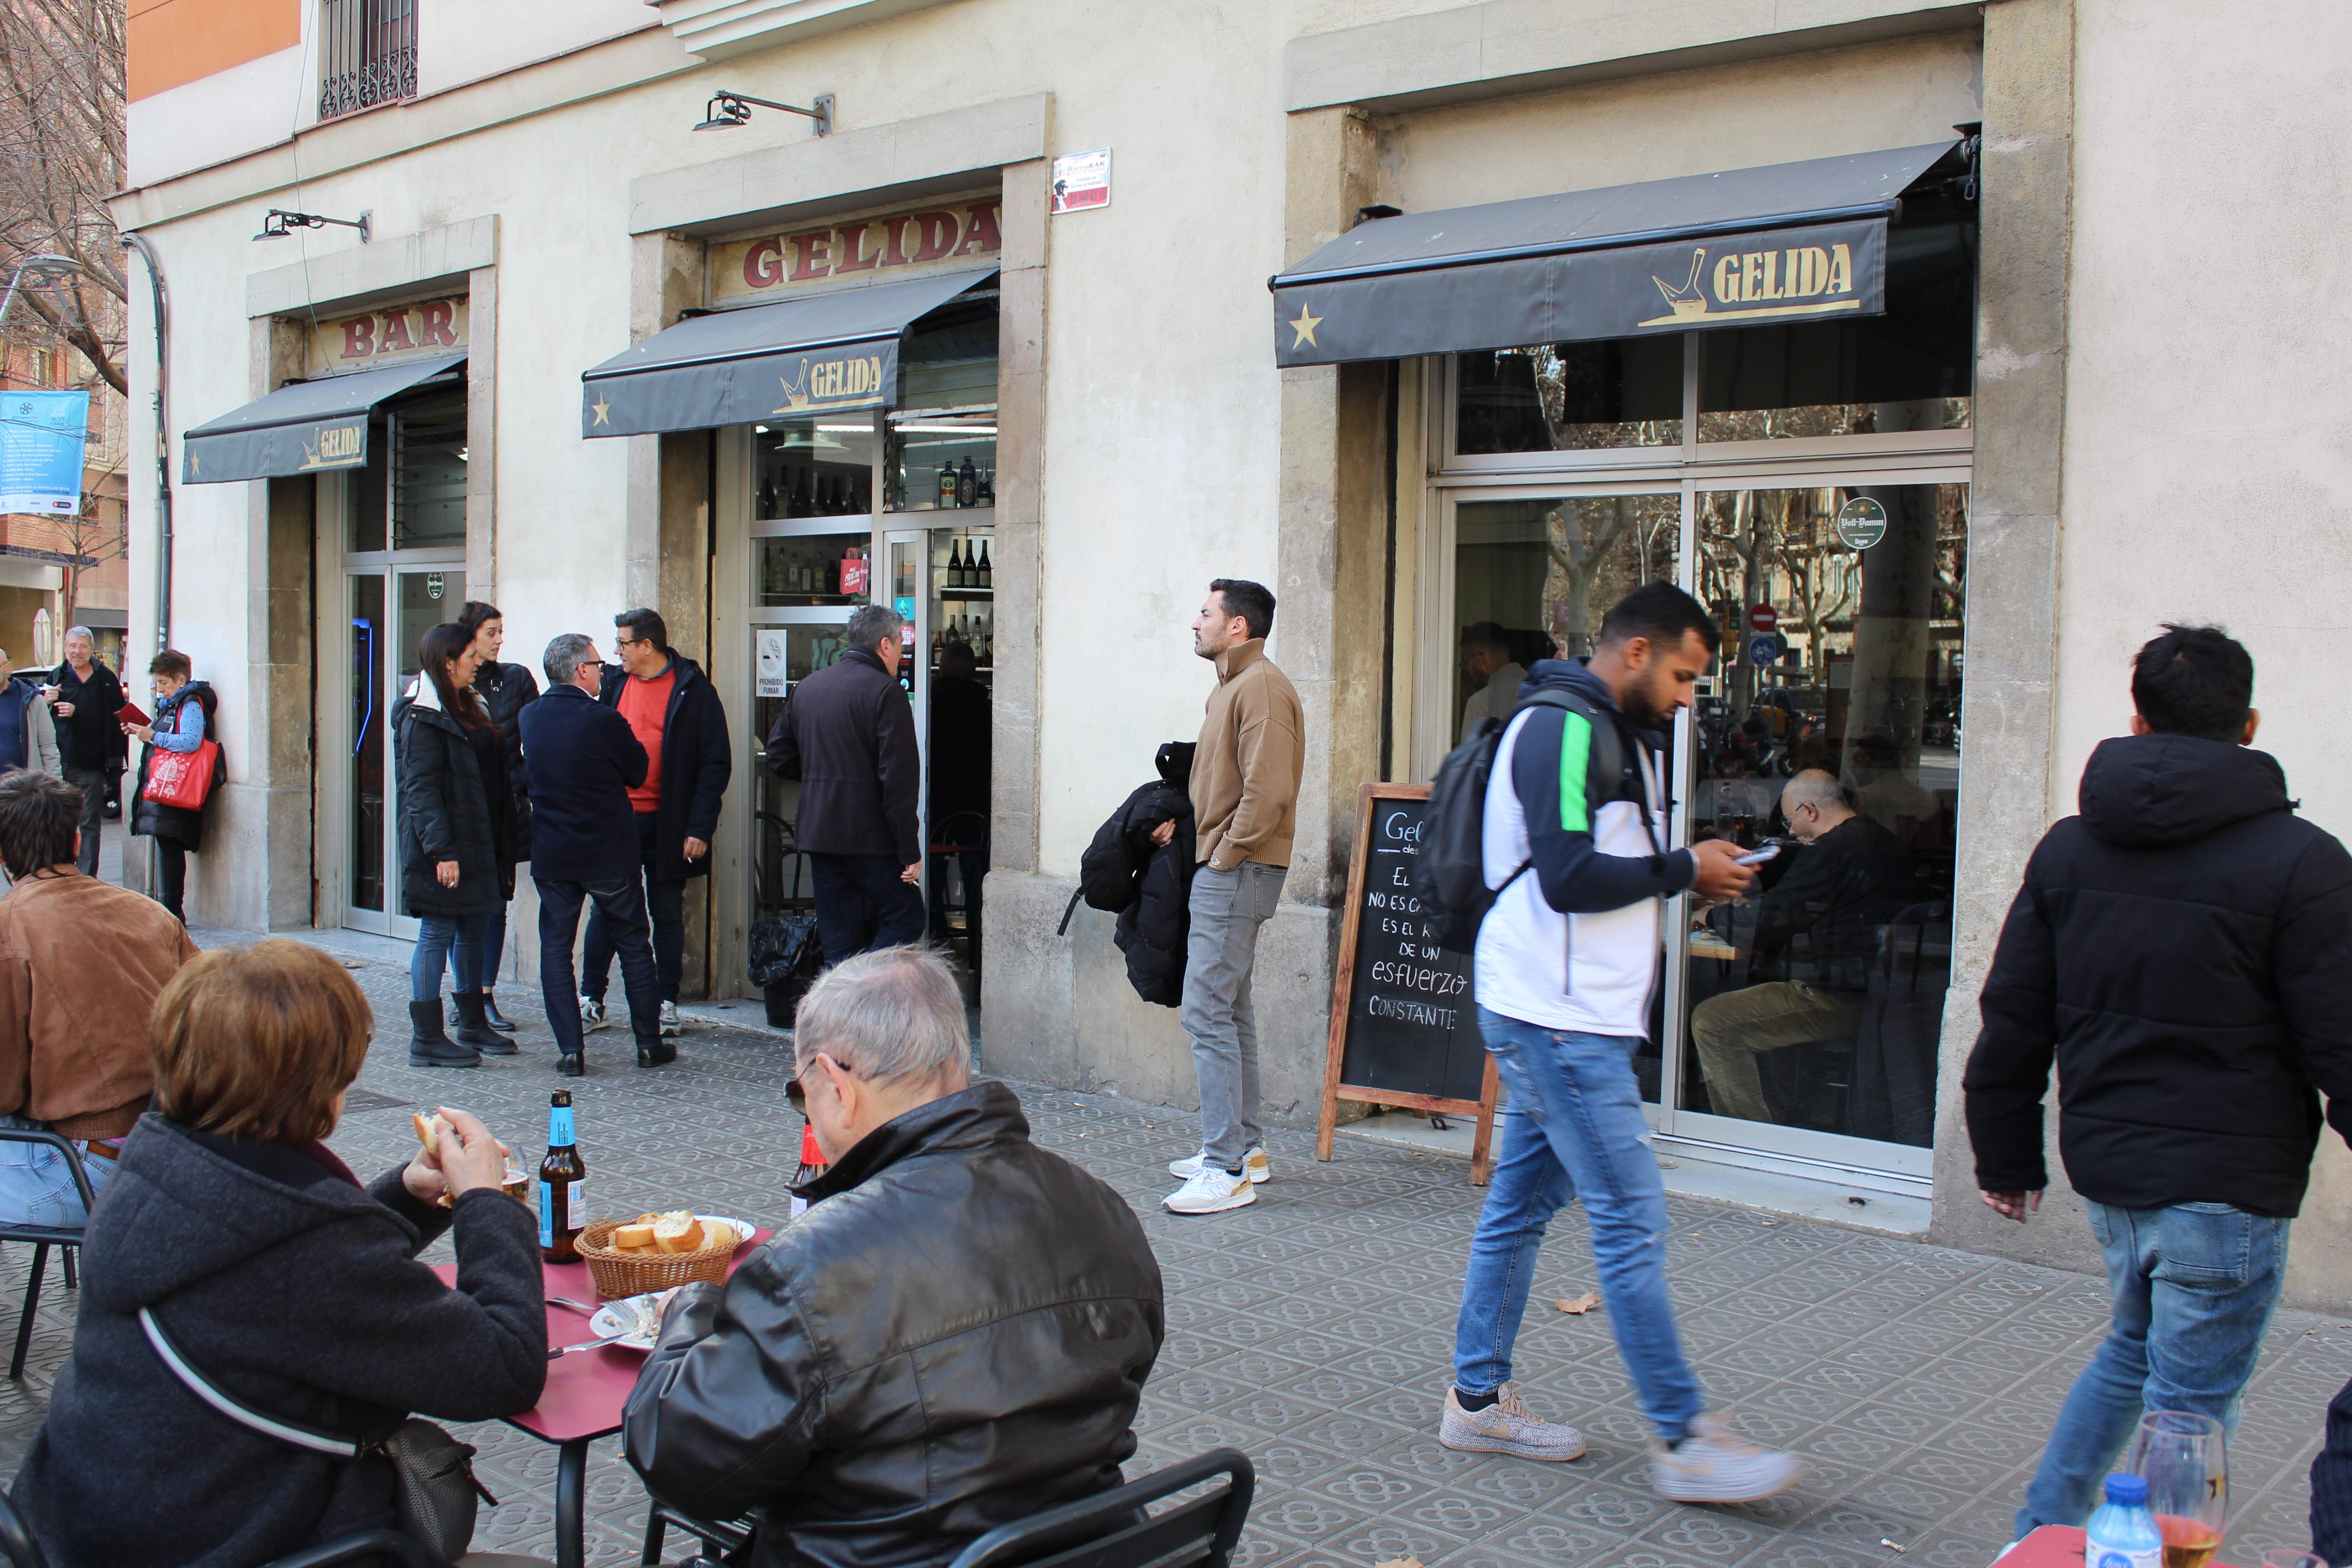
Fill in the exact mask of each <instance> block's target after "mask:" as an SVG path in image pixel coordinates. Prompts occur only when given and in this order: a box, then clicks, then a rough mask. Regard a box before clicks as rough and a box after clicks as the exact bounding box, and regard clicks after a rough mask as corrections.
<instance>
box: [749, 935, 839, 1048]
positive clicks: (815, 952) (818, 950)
mask: <svg viewBox="0 0 2352 1568" xmlns="http://www.w3.org/2000/svg"><path fill="white" fill-rule="evenodd" d="M823 970H824V942H822V941H820V940H819V939H818V937H817V931H816V917H815V916H814V915H770V916H769V917H768V918H767V919H765V920H761V921H752V922H751V984H754V985H757V986H758V987H760V990H761V994H763V995H764V996H765V997H766V999H767V1004H768V1023H769V1024H770V1025H771V1026H772V1027H775V1028H779V1029H789V1028H791V1027H792V1026H793V1009H794V1008H796V1007H798V1006H799V1005H800V1002H801V997H802V996H803V994H805V993H806V992H807V990H808V988H809V986H810V985H811V984H813V983H814V981H815V979H816V977H817V975H818V974H819V973H822V972H823Z"/></svg>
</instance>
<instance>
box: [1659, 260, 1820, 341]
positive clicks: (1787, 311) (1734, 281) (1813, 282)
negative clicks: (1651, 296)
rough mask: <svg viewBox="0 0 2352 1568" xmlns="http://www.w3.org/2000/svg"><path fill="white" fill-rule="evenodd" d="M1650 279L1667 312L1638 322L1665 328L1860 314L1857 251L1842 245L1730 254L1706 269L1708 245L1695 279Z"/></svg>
mask: <svg viewBox="0 0 2352 1568" xmlns="http://www.w3.org/2000/svg"><path fill="white" fill-rule="evenodd" d="M1650 281H1651V282H1653V283H1654V284H1656V285H1657V286H1658V292H1659V293H1661V294H1663V295H1664V296H1665V298H1666V306H1667V311H1668V313H1667V314H1665V315H1663V316H1653V317H1651V318H1650V319H1649V320H1648V321H1643V322H1641V323H1639V324H1640V325H1642V326H1644V327H1666V326H1673V325H1675V324H1677V323H1681V322H1708V321H1725V320H1727V319H1736V320H1740V321H1764V320H1769V319H1771V318H1774V317H1783V316H1818V315H1823V314H1826V313H1828V312H1830V311H1832V310H1860V309H1861V308H1862V297H1861V296H1860V295H1859V294H1858V293H1856V292H1855V290H1854V286H1853V247H1851V246H1848V245H1843V244H1838V245H1827V246H1822V245H1802V246H1790V247H1787V248H1785V249H1774V250H1731V251H1727V252H1725V253H1724V254H1722V255H1721V256H1719V257H1717V258H1716V262H1715V266H1714V268H1712V269H1711V270H1710V269H1709V268H1708V267H1707V247H1705V246H1703V245H1696V246H1693V247H1691V258H1690V275H1689V276H1688V277H1686V278H1685V279H1683V281H1682V282H1681V283H1679V284H1675V283H1669V282H1668V281H1666V280H1665V279H1663V278H1661V277H1659V276H1658V275H1657V274H1656V273H1652V274H1651V275H1650Z"/></svg>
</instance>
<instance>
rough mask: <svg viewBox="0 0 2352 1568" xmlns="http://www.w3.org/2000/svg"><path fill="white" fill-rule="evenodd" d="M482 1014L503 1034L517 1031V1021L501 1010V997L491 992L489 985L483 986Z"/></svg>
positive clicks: (492, 1026) (490, 1024) (491, 1025)
mask: <svg viewBox="0 0 2352 1568" xmlns="http://www.w3.org/2000/svg"><path fill="white" fill-rule="evenodd" d="M482 1016H483V1017H484V1018H486V1019H488V1022H489V1026H490V1027H491V1028H493V1029H496V1030H498V1031H499V1033H500V1034H502V1035H511V1034H513V1033H514V1032H515V1021H514V1020H513V1019H512V1018H509V1017H508V1016H506V1015H505V1014H504V1013H501V1012H499V999H498V998H497V997H496V996H494V995H492V994H490V988H489V987H488V986H487V985H485V986H483V987H482Z"/></svg>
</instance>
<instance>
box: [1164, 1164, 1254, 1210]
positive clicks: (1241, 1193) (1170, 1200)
mask: <svg viewBox="0 0 2352 1568" xmlns="http://www.w3.org/2000/svg"><path fill="white" fill-rule="evenodd" d="M1160 1202H1161V1203H1163V1204H1165V1205H1168V1208H1169V1212H1171V1214H1217V1213H1220V1212H1222V1211H1223V1210H1225V1209H1237V1208H1240V1207H1241V1206H1242V1205H1244V1204H1254V1203H1255V1202H1257V1188H1255V1186H1252V1185H1251V1184H1250V1179H1249V1176H1248V1174H1247V1173H1244V1174H1242V1175H1238V1176H1236V1175H1233V1174H1231V1173H1228V1172H1224V1171H1221V1170H1219V1169H1217V1167H1216V1166H1214V1165H1212V1166H1210V1167H1209V1168H1208V1169H1207V1170H1205V1171H1195V1172H1193V1173H1192V1179H1191V1180H1189V1181H1187V1182H1186V1183H1185V1184H1183V1185H1182V1186H1181V1187H1179V1188H1177V1189H1176V1190H1175V1191H1174V1192H1172V1193H1171V1194H1168V1195H1167V1196H1166V1197H1164V1198H1162V1199H1160Z"/></svg>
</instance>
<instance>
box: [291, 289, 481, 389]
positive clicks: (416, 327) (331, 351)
mask: <svg viewBox="0 0 2352 1568" xmlns="http://www.w3.org/2000/svg"><path fill="white" fill-rule="evenodd" d="M466 328H467V312H466V296H465V295H463V294H458V295H456V296H454V297H449V298H444V299H439V300H411V301H409V302H408V303H407V304H404V305H385V306H383V307H382V308H381V309H378V310H362V311H361V312H359V313H358V314H357V315H346V316H335V317H331V318H330V319H328V320H326V321H317V322H313V323H312V324H311V327H310V368H309V369H308V371H307V372H306V373H305V374H309V375H311V376H314V377H315V376H321V375H348V374H352V372H354V371H362V370H380V369H382V368H383V367H384V366H385V365H392V364H403V363H406V362H408V361H410V360H414V359H426V358H435V357H446V356H447V355H449V354H450V353H455V352H457V351H458V350H461V349H463V348H464V347H465V346H466Z"/></svg>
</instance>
